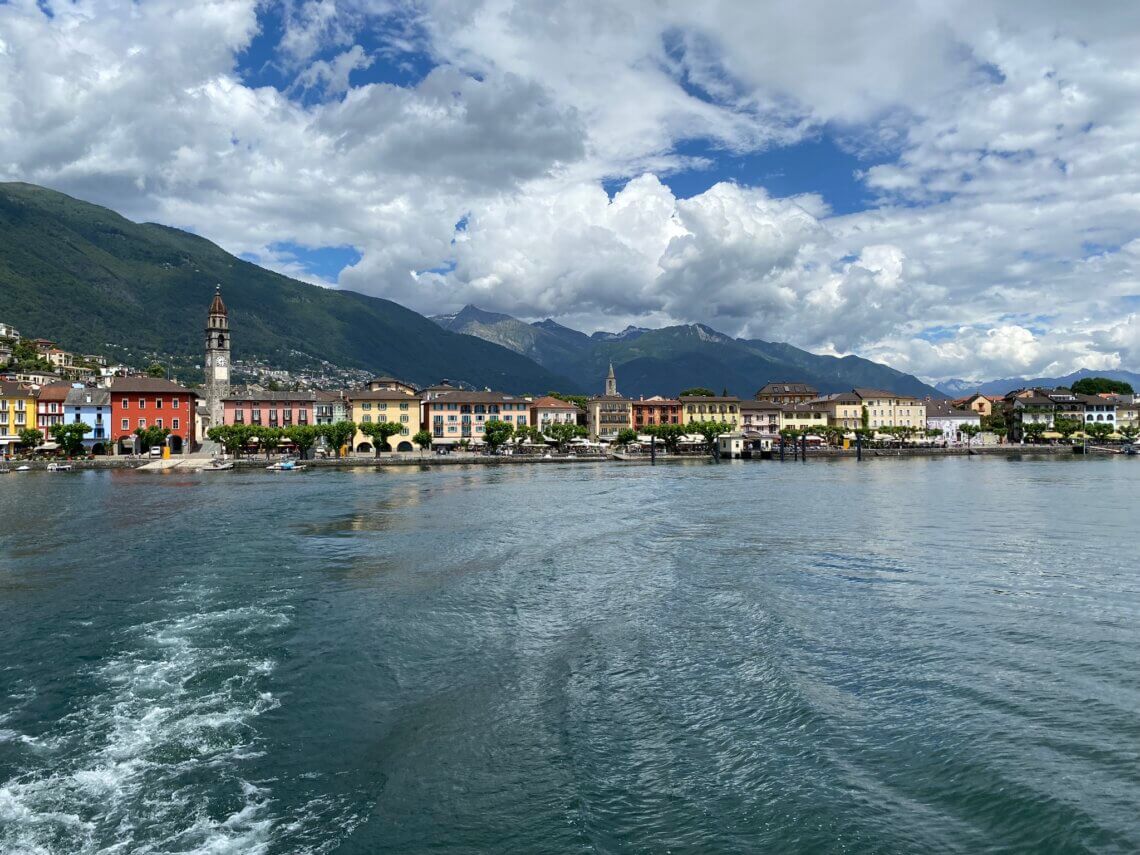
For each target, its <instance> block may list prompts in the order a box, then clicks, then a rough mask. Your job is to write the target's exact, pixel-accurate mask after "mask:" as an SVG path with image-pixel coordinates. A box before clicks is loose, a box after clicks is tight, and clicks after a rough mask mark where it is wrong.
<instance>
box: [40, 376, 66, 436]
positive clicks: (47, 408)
mask: <svg viewBox="0 0 1140 855" xmlns="http://www.w3.org/2000/svg"><path fill="white" fill-rule="evenodd" d="M70 392H71V384H70V383H49V384H48V385H46V386H41V387H40V390H39V394H38V395H37V396H36V424H35V427H36V428H37V429H38V430H40V431H42V432H43V435H44V439H51V429H52V427H54V426H55V425H61V424H63V422H64V405H65V403H66V402H67V396H68V393H70Z"/></svg>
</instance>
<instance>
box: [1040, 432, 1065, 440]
mask: <svg viewBox="0 0 1140 855" xmlns="http://www.w3.org/2000/svg"><path fill="white" fill-rule="evenodd" d="M1041 438H1042V439H1064V436H1062V435H1061V434H1059V433H1057V431H1055V430H1047V431H1045V433H1043V434H1041Z"/></svg>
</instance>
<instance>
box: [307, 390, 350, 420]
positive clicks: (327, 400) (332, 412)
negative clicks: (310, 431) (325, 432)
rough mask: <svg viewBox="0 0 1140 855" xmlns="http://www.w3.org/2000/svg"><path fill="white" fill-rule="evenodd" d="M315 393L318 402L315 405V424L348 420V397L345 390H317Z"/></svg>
mask: <svg viewBox="0 0 1140 855" xmlns="http://www.w3.org/2000/svg"><path fill="white" fill-rule="evenodd" d="M315 394H316V402H315V404H314V405H313V416H314V417H313V423H314V424H318V425H331V424H333V423H334V422H343V421H347V420H348V399H347V398H346V396H345V393H344V392H343V391H341V392H322V391H317V392H316V393H315Z"/></svg>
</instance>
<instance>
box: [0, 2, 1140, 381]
mask: <svg viewBox="0 0 1140 855" xmlns="http://www.w3.org/2000/svg"><path fill="white" fill-rule="evenodd" d="M1138 48H1140V9H1134V8H1133V7H1131V6H1129V5H1128V4H1113V5H1111V6H1106V7H1104V8H1103V9H1100V10H1098V13H1097V14H1096V15H1090V14H1088V13H1087V12H1085V11H1082V10H1081V9H1080V8H1078V7H1075V6H1073V4H1069V3H1060V2H1057V3H1048V2H1045V3H1042V2H998V3H992V4H987V5H986V6H985V7H979V6H977V5H976V4H968V5H967V4H964V3H957V2H949V0H947V1H946V2H935V3H924V4H914V3H905V2H899V3H882V4H876V7H875V9H874V10H873V11H868V10H865V9H859V8H856V7H850V8H848V7H842V8H837V7H836V6H835V5H834V4H830V3H828V4H824V3H822V2H819V3H816V2H805V3H799V4H794V5H793V6H788V7H763V6H761V5H759V4H754V5H753V6H749V5H741V4H729V3H724V4H720V3H714V4H691V3H681V2H649V0H646V2H629V3H622V4H613V3H602V2H600V1H599V2H593V0H577V2H574V3H570V2H563V3H551V4H542V5H541V6H539V5H537V4H531V3H522V2H508V0H485V1H484V2H469V0H463V2H459V0H456V1H455V2H448V1H447V0H439V1H438V2H431V1H430V0H425V2H373V0H356V2H339V0H337V2H334V0H319V2H293V0H290V2H286V3H281V4H271V5H263V4H258V3H255V2H252V0H214V2H201V3H194V4H185V3H175V2H169V0H151V2H142V3H132V2H125V0H81V2H77V3H63V2H44V3H40V4H37V3H35V2H33V1H32V0H16V2H10V3H7V4H4V5H0V179H3V180H24V181H32V182H36V183H41V184H45V185H47V186H51V187H55V188H57V189H60V190H63V191H64V192H69V193H73V194H75V195H78V196H81V197H83V198H88V199H91V200H93V201H96V202H99V203H102V204H107V205H110V206H112V207H114V208H116V209H118V210H120V211H122V212H124V213H125V214H127V215H128V216H131V217H132V218H135V219H147V220H157V221H160V222H165V223H169V224H171V225H176V226H180V227H184V228H190V229H192V230H194V231H196V232H198V233H200V234H202V235H204V236H206V237H208V238H210V239H212V240H215V241H217V242H218V243H220V244H221V245H223V246H224V247H226V248H227V249H229V250H230V251H233V252H238V253H244V254H246V255H247V256H248V257H252V258H255V259H258V260H260V261H262V263H265V264H267V266H273V267H277V268H278V269H282V270H285V271H288V272H290V273H291V274H293V275H301V276H303V277H306V278H309V279H311V280H315V281H320V277H317V276H314V275H308V274H306V272H305V269H304V259H303V254H302V257H297V256H295V255H288V257H286V255H283V254H282V253H281V252H280V250H279V249H278V248H279V247H280V246H281V245H282V244H288V245H289V246H292V247H299V248H301V249H302V250H303V248H305V247H309V248H320V247H330V246H337V247H339V246H351V247H354V248H355V249H356V250H357V251H358V252H359V261H358V262H357V263H355V264H353V265H351V266H350V267H347V268H345V269H344V270H343V271H342V272H341V273H340V275H339V277H338V278H337V280H336V281H335V282H334V281H325V282H324V284H328V285H334V286H337V287H345V288H352V289H354V290H358V291H362V292H365V293H369V294H375V295H379V296H385V297H388V298H391V299H395V300H397V301H399V302H402V303H405V304H407V305H410V306H411V307H413V308H416V309H418V310H421V311H426V312H442V311H448V310H452V309H455V308H458V307H459V306H460V305H462V304H464V303H467V302H474V303H476V304H478V305H480V306H484V307H486V308H490V309H495V310H499V311H506V312H511V313H514V314H517V315H519V316H521V317H526V318H540V317H547V316H551V317H555V318H558V319H560V320H562V321H563V322H566V323H570V324H577V325H579V326H582V327H586V328H590V329H592V328H597V327H606V328H613V327H619V326H623V325H624V324H626V323H638V324H663V323H685V322H698V321H699V322H703V323H708V324H710V325H712V326H714V327H716V328H718V329H721V330H723V331H725V332H727V333H730V334H734V335H742V336H748V337H756V338H766V339H775V340H786V341H791V342H793V343H795V344H797V345H800V346H804V347H809V348H812V349H816V350H819V351H823V352H831V353H850V352H857V353H859V354H861V355H865V356H870V357H872V358H879V359H885V360H888V361H890V362H891V363H892V364H893V365H895V366H896V367H899V368H903V369H905V370H909V371H913V372H915V373H918V374H920V375H922V376H926V377H933V378H941V377H950V376H969V377H990V376H1007V375H1013V374H1044V373H1053V372H1066V371H1070V370H1073V369H1075V368H1080V367H1089V368H1110V367H1124V368H1130V369H1134V370H1135V369H1140V320H1138V319H1137V318H1138V316H1140V315H1138V309H1137V306H1138V305H1140V281H1138V276H1137V269H1138V264H1140V217H1137V213H1138V211H1140V166H1138V165H1137V164H1140V59H1138V57H1140V50H1138ZM820 140H827V141H828V142H829V143H831V144H832V145H834V146H835V147H836V148H837V149H839V150H842V151H845V152H847V153H849V154H850V155H853V156H855V157H856V158H857V160H858V162H860V163H862V164H863V166H862V167H861V168H859V169H858V170H857V173H856V174H853V175H851V176H850V181H851V182H852V183H854V184H855V185H857V186H858V187H859V188H861V190H862V191H863V192H864V193H865V196H866V198H867V203H866V204H865V205H863V206H862V209H861V210H856V211H855V212H853V213H844V214H842V215H836V214H833V213H832V211H831V209H830V207H829V203H828V199H829V197H830V196H831V194H832V193H833V192H834V189H835V188H834V187H832V186H830V184H829V179H826V178H824V177H821V178H820V179H819V181H818V184H817V185H810V182H809V185H810V186H805V187H804V188H803V190H802V192H798V193H797V194H796V195H793V196H790V197H784V198H781V197H779V196H777V195H775V194H774V193H773V192H771V191H770V189H768V188H767V187H766V186H765V177H764V175H763V174H757V175H755V176H750V177H749V176H746V177H745V178H743V179H742V178H740V177H739V175H737V176H735V180H734V181H727V180H719V181H718V180H717V178H718V176H719V173H720V172H721V170H722V167H724V165H725V164H726V163H728V162H730V161H733V159H737V158H742V157H748V156H756V155H763V154H764V153H765V152H773V151H794V150H795V149H796V147H797V146H799V145H801V144H804V143H813V142H818V141H820ZM824 172H825V171H824V170H822V169H821V176H822V174H823V173H824ZM680 175H705V176H707V177H708V180H707V181H705V182H704V184H703V186H704V187H707V189H703V190H702V191H701V192H698V193H695V194H690V195H688V196H685V197H678V195H677V194H676V193H674V192H673V190H671V189H670V183H671V180H672V179H673V178H674V177H676V176H680Z"/></svg>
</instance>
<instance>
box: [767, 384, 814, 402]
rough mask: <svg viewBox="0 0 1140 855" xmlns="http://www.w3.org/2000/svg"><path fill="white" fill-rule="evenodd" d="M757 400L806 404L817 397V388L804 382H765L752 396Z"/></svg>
mask: <svg viewBox="0 0 1140 855" xmlns="http://www.w3.org/2000/svg"><path fill="white" fill-rule="evenodd" d="M752 397H753V398H755V399H756V400H757V401H769V402H771V403H773V404H806V403H807V402H808V401H813V400H815V399H816V398H818V397H819V390H818V389H816V388H815V387H814V386H809V385H808V384H806V383H781V382H773V383H766V384H765V385H764V387H763V388H762V389H760V391H758V392H757V393H756V394H755V395H753V396H752Z"/></svg>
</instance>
